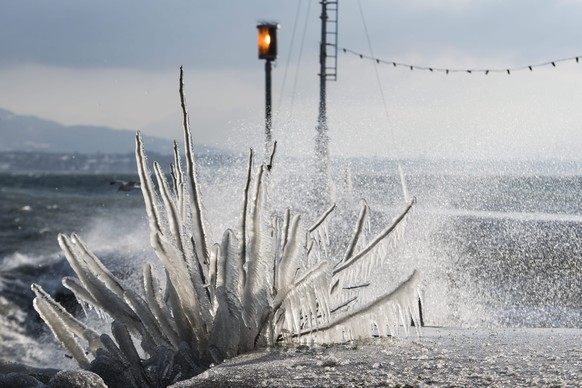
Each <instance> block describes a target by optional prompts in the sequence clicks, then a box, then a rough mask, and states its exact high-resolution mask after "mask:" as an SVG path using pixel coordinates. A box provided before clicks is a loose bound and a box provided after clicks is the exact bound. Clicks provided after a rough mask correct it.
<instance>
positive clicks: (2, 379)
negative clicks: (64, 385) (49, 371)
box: [0, 373, 46, 388]
mask: <svg viewBox="0 0 582 388" xmlns="http://www.w3.org/2000/svg"><path fill="white" fill-rule="evenodd" d="M14 387H19V388H33V387H34V388H36V387H39V388H40V387H46V385H44V384H43V383H42V382H40V381H38V380H37V379H35V378H34V377H32V376H29V375H26V374H22V373H8V374H6V375H0V388H14Z"/></svg>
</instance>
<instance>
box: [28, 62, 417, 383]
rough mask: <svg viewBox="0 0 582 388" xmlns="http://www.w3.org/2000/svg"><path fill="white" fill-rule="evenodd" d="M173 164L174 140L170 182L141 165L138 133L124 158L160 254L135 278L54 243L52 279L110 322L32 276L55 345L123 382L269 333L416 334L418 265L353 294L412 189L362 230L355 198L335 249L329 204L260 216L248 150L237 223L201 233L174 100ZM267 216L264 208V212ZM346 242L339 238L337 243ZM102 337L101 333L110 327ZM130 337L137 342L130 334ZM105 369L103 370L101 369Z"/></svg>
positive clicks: (79, 245) (259, 182)
mask: <svg viewBox="0 0 582 388" xmlns="http://www.w3.org/2000/svg"><path fill="white" fill-rule="evenodd" d="M180 96H181V102H182V109H183V116H184V136H185V163H184V164H185V167H186V168H185V171H184V170H183V169H182V161H181V155H180V153H179V151H178V147H177V145H175V146H174V157H175V163H174V165H173V166H172V167H171V182H168V180H167V179H166V175H165V174H164V172H163V171H162V169H161V168H160V166H159V164H158V163H154V164H153V173H154V174H153V175H154V176H155V181H156V183H157V189H156V184H155V183H154V179H153V178H152V174H151V172H150V170H149V167H148V164H147V158H146V154H145V151H144V146H143V143H142V140H141V137H140V135H139V134H138V135H137V136H136V161H137V166H138V172H139V177H140V182H141V183H140V184H141V188H142V193H143V197H144V201H145V205H146V210H147V216H148V220H149V229H150V244H151V245H152V247H153V248H154V250H155V252H156V254H157V256H158V258H159V260H160V261H161V263H162V265H163V268H164V273H163V275H160V274H159V273H157V272H156V271H154V268H153V266H152V264H150V263H147V264H145V266H144V268H143V288H142V289H140V290H132V289H129V288H127V287H126V286H124V284H123V282H122V281H120V280H119V279H117V278H116V277H115V276H114V275H113V274H112V273H111V272H110V271H109V270H108V269H107V268H106V267H105V266H104V265H103V264H102V263H101V262H100V261H99V259H98V258H97V257H96V256H95V255H94V254H93V253H91V251H90V250H89V249H88V247H87V246H86V245H85V243H84V242H83V241H82V240H81V239H80V238H79V237H78V236H77V235H75V234H72V235H70V236H66V235H60V236H59V239H58V240H59V244H60V246H61V248H62V250H63V251H64V253H65V256H66V258H67V260H68V262H69V263H70V265H71V267H72V268H73V269H74V271H75V273H76V275H77V277H76V278H64V279H63V284H64V285H65V287H67V288H68V289H70V290H71V291H72V292H73V293H74V294H75V296H76V297H77V299H78V300H79V301H80V302H81V303H84V304H88V305H91V306H93V307H94V308H95V309H97V310H98V311H100V312H102V313H105V314H106V315H108V316H110V317H111V318H112V320H113V323H112V326H111V334H107V333H104V334H98V333H97V332H96V331H94V330H93V329H91V328H90V327H88V326H87V325H86V324H85V323H83V322H82V320H81V319H79V318H76V317H74V316H73V315H71V314H70V313H68V312H67V311H66V310H65V309H64V308H62V307H61V306H60V305H59V304H58V303H56V302H55V301H54V300H53V299H52V298H51V297H50V296H49V295H48V294H47V293H46V292H44V291H43V290H42V288H41V287H40V286H38V285H33V286H32V289H33V291H34V292H35V294H36V298H35V300H34V307H35V309H36V310H37V311H38V313H39V314H40V316H41V317H42V318H43V319H44V321H45V322H46V323H47V325H48V326H49V328H50V329H51V331H52V332H53V334H54V335H55V337H56V338H57V339H58V340H59V342H60V343H61V344H62V346H63V347H64V348H65V349H66V350H67V352H68V353H69V354H70V355H71V356H72V357H74V359H75V360H76V361H77V362H78V364H79V365H80V366H81V367H83V368H88V369H90V370H93V371H96V372H97V373H101V374H108V375H109V376H108V377H107V376H105V377H104V379H105V380H106V381H107V379H108V378H109V379H115V380H117V382H118V383H119V382H125V383H127V384H130V385H132V386H164V385H167V384H170V383H172V382H175V381H177V380H181V379H184V378H187V377H189V376H192V375H194V374H197V373H200V372H201V371H203V370H204V369H206V368H208V367H209V366H210V365H211V364H216V363H219V362H222V361H223V360H224V359H225V358H228V357H233V356H235V355H237V354H240V353H243V352H247V351H250V350H253V349H255V348H256V347H258V346H264V345H272V344H274V343H276V342H278V341H282V340H287V341H301V340H302V339H305V340H309V341H312V340H316V341H320V342H340V341H345V340H349V339H353V338H358V337H361V336H366V337H367V336H370V335H371V334H372V333H371V329H370V328H371V325H372V324H374V325H375V327H376V328H377V330H378V332H379V333H380V334H381V335H397V334H398V330H399V327H400V326H403V327H404V330H405V332H406V334H408V331H409V327H410V323H411V321H413V322H414V324H415V328H416V330H417V334H418V335H420V326H421V325H420V311H419V298H420V293H419V287H420V273H419V272H417V271H414V272H413V273H412V275H411V276H410V278H409V279H408V280H406V281H404V282H403V283H402V284H400V285H399V286H398V287H394V288H393V289H392V290H387V291H386V293H385V294H382V295H377V296H376V299H373V300H372V301H368V302H365V303H364V302H361V301H360V299H359V292H360V291H361V290H362V289H363V288H365V287H366V286H368V285H369V284H370V283H369V280H368V279H369V277H370V273H371V271H373V270H374V269H376V268H378V266H381V265H383V264H384V262H386V260H387V252H390V250H391V246H392V245H393V244H395V243H396V242H397V240H398V239H399V238H401V237H402V233H403V229H404V225H405V221H406V218H407V217H408V215H409V213H410V211H411V209H412V207H413V205H414V203H415V200H414V198H413V199H411V200H409V202H408V203H407V204H406V206H405V207H404V210H402V212H401V213H400V214H398V215H397V216H396V217H395V218H394V219H393V221H392V223H391V224H390V225H388V226H387V227H386V228H385V229H384V230H382V231H381V232H380V233H379V234H378V235H377V236H375V237H374V238H372V239H370V241H367V238H366V235H367V234H368V232H367V225H369V213H370V211H369V208H368V205H367V204H366V202H365V201H363V202H362V210H361V212H360V215H359V218H358V220H357V223H356V226H355V228H354V231H353V234H352V237H351V239H350V241H349V242H348V243H347V244H346V245H344V246H343V247H344V248H343V249H344V251H343V253H342V252H340V251H339V248H337V246H341V244H340V245H334V244H333V243H331V242H330V241H329V235H328V231H327V228H328V223H329V221H328V219H329V215H330V214H331V213H332V212H333V211H334V209H335V205H332V206H331V207H330V208H329V210H328V211H326V212H325V213H324V214H323V215H321V217H320V218H319V219H318V220H317V221H316V222H315V223H314V224H313V225H312V226H311V227H310V228H305V227H304V226H303V224H302V219H301V217H300V216H299V215H296V214H293V212H292V211H291V210H290V209H288V210H286V211H285V212H284V213H283V214H279V215H275V216H274V217H271V216H270V215H271V214H276V213H272V212H271V209H270V207H269V204H268V203H267V202H268V200H267V196H266V193H265V192H266V190H267V189H268V187H267V186H268V182H267V181H268V179H266V178H267V175H268V174H271V168H270V167H271V166H270V163H271V161H272V158H271V161H270V162H269V166H267V164H261V165H259V166H258V167H254V166H253V154H252V151H251V153H250V157H249V164H248V173H247V180H246V186H245V188H244V192H243V193H244V195H243V198H242V199H243V206H242V215H241V218H240V220H241V222H240V225H238V227H237V228H236V229H233V230H231V229H228V230H226V231H224V234H223V235H222V239H221V240H220V241H219V242H213V241H210V238H209V234H208V233H207V230H209V227H208V220H206V218H205V212H204V210H203V206H202V198H201V195H200V187H199V183H198V181H197V173H196V162H195V158H194V153H193V151H192V137H191V132H190V128H189V123H188V113H187V110H186V105H185V101H184V94H183V81H182V72H181V73H180ZM269 218H271V219H269ZM346 246H347V249H346V248H345V247H346ZM112 337H113V338H112ZM136 345H138V346H136ZM104 371H109V372H104Z"/></svg>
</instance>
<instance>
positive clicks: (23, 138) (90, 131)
mask: <svg viewBox="0 0 582 388" xmlns="http://www.w3.org/2000/svg"><path fill="white" fill-rule="evenodd" d="M144 143H145V145H146V148H147V149H148V150H149V151H152V152H157V153H160V154H171V153H172V142H171V141H170V140H166V139H161V138H156V137H151V136H144ZM134 148H135V132H134V131H130V130H117V129H112V128H108V127H97V126H85V125H77V126H64V125H61V124H59V123H57V122H54V121H49V120H44V119H40V118H37V117H33V116H19V115H16V114H14V113H12V112H10V111H8V110H5V109H2V108H0V151H26V152H56V153H59V152H68V153H83V154H95V153H103V154H125V153H131V152H133V151H134Z"/></svg>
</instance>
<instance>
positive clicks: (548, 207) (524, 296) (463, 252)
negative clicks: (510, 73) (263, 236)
mask: <svg viewBox="0 0 582 388" xmlns="http://www.w3.org/2000/svg"><path fill="white" fill-rule="evenodd" d="M287 167H291V168H290V171H295V172H296V173H295V175H293V174H292V175H289V174H286V173H284V172H282V173H281V175H280V176H279V177H278V178H275V176H274V178H273V181H272V184H273V192H272V194H271V200H274V201H281V202H283V204H284V205H282V206H280V209H279V210H284V207H286V206H288V205H293V204H294V203H295V204H296V205H297V207H302V204H303V203H304V202H303V200H302V197H300V196H294V195H293V194H290V193H295V192H298V191H302V190H303V189H306V187H307V186H308V185H309V183H308V182H307V183H306V182H303V183H301V181H302V179H303V176H302V174H301V170H300V169H299V170H298V169H297V168H294V167H293V166H288V165H282V166H280V167H279V168H280V169H281V170H284V169H285V168H287ZM413 167H414V168H412V167H410V166H409V167H408V171H407V167H406V166H405V171H407V174H406V179H407V184H408V189H409V191H410V193H411V194H413V195H415V196H416V197H417V200H418V205H417V206H416V210H415V212H414V214H413V217H412V219H411V221H410V223H409V225H408V227H407V234H406V238H405V240H404V243H403V246H402V247H400V248H399V249H398V250H397V251H396V252H394V257H392V258H390V265H388V267H387V268H386V267H385V268H384V269H383V270H382V271H379V273H378V276H379V277H380V279H384V280H381V281H380V284H385V286H386V287H388V288H390V287H393V285H394V282H393V281H396V280H395V279H397V278H398V277H399V276H400V274H402V273H404V274H406V273H407V272H408V271H409V270H411V268H419V269H421V270H422V271H423V273H424V274H425V321H426V323H427V324H430V325H448V326H492V327H496V326H509V327H578V328H580V327H582V297H581V295H582V282H581V281H580V279H581V278H582V199H581V197H580V193H581V192H582V171H581V175H580V176H578V175H575V174H571V173H569V174H523V173H519V174H507V173H503V174H498V175H496V174H493V173H483V174H475V173H466V172H465V173H455V174H451V173H450V172H447V171H440V172H439V171H434V169H433V170H432V171H430V172H427V170H426V169H423V168H422V166H420V167H419V166H413ZM200 170H201V180H202V183H203V195H204V194H206V196H205V198H204V199H205V204H206V208H207V211H208V215H209V217H210V219H211V220H216V219H218V223H216V224H215V225H214V226H215V228H216V230H215V231H214V232H215V234H216V233H218V232H219V231H220V230H222V229H223V228H225V227H231V226H234V225H236V224H235V223H236V217H237V216H238V211H239V200H240V198H242V193H241V190H242V187H243V183H244V174H245V166H244V165H240V166H239V165H237V166H236V167H235V170H232V169H231V168H230V167H228V166H222V165H207V166H201V169H200ZM352 170H353V171H352V173H351V176H352V179H351V184H338V188H337V191H338V193H341V196H342V197H345V198H347V199H348V200H350V203H351V202H353V203H354V206H351V207H348V208H346V209H344V210H342V212H343V213H342V215H341V217H344V218H348V219H350V220H353V219H354V217H355V216H356V215H357V212H358V208H357V202H358V201H357V199H359V198H361V197H364V198H367V199H368V202H369V204H370V206H371V209H372V229H374V228H376V230H377V229H378V228H380V227H381V224H382V222H387V221H388V220H389V219H390V217H392V216H393V215H394V210H395V209H396V208H397V207H398V206H400V205H401V204H402V203H403V201H402V192H401V186H400V183H399V180H398V179H399V178H398V173H397V170H396V168H395V166H393V165H389V166H386V165H382V166H381V167H380V166H378V168H375V166H373V165H370V164H368V165H367V170H366V171H360V170H357V169H356V168H355V167H354V168H353V169H352ZM233 171H236V174H233V173H232V172H233ZM113 179H125V180H130V179H134V180H135V179H136V177H135V176H112V175H10V174H4V175H0V314H1V316H0V319H1V320H2V321H0V323H1V324H0V338H2V342H0V358H2V359H13V360H16V361H18V360H23V361H26V362H29V363H36V364H39V365H47V363H49V364H51V365H55V361H54V359H50V358H51V352H50V351H49V350H47V349H51V347H56V345H54V342H52V339H51V338H50V335H47V333H46V328H45V327H44V326H43V325H42V324H41V322H40V321H39V319H38V317H37V316H36V314H35V313H34V311H33V309H32V307H31V300H32V297H33V295H32V292H31V291H30V288H29V286H30V284H31V283H32V282H36V283H40V284H41V285H42V286H43V287H44V288H45V289H46V290H47V291H48V292H49V293H51V294H52V295H56V296H57V299H61V300H63V301H64V302H65V303H70V304H71V306H72V308H74V306H73V305H74V300H72V299H71V298H70V294H69V293H68V292H67V291H66V290H65V289H64V288H63V287H62V286H61V285H60V279H61V278H62V277H63V276H65V275H70V274H71V270H70V268H69V267H68V265H67V264H66V262H65V261H64V259H63V257H62V255H61V254H60V250H59V248H58V244H57V239H56V237H57V234H58V233H61V232H63V233H70V232H75V233H77V234H79V235H80V236H82V237H83V239H84V240H85V241H86V242H87V243H88V245H89V247H90V248H92V249H93V250H94V251H95V253H96V254H97V255H98V256H99V257H100V258H102V259H103V260H104V261H105V262H106V264H107V265H108V266H109V267H111V268H112V270H113V272H114V273H115V274H116V275H118V276H119V277H121V278H123V279H127V281H128V282H131V281H136V282H137V279H138V278H139V276H140V272H141V265H142V263H143V262H144V261H145V260H150V259H151V260H154V259H155V256H154V254H153V252H152V250H151V248H150V247H149V244H148V241H149V239H148V231H147V220H146V217H145V209H144V206H143V199H142V197H141V193H140V192H139V191H134V192H130V193H123V192H118V191H116V187H115V186H111V185H110V184H109V183H110V182H111V181H112V180H113ZM338 217H339V216H338ZM350 225H351V224H350ZM330 233H331V237H332V238H333V236H334V231H333V230H331V231H330ZM382 282H384V283H382ZM39 341H41V342H43V344H44V345H43V349H44V350H41V349H39V347H38V342H39ZM63 362H67V360H63ZM56 365H58V363H56Z"/></svg>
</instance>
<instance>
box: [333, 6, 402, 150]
mask: <svg viewBox="0 0 582 388" xmlns="http://www.w3.org/2000/svg"><path fill="white" fill-rule="evenodd" d="M358 8H359V9H360V16H361V17H362V23H363V25H364V31H365V33H366V40H367V41H368V48H369V50H370V55H371V57H370V58H373V57H374V50H373V49H372V41H371V39H370V34H369V33H368V26H367V24H366V18H365V17H364V10H363V9H362V3H361V1H360V0H358ZM344 52H345V49H344ZM377 65H378V62H376V61H374V72H375V73H376V81H377V82H378V89H380V96H381V97H382V104H383V107H384V113H385V115H386V121H387V122H389V121H390V113H389V112H388V104H387V103H386V97H385V96H384V88H383V87H382V81H381V79H380V73H379V72H378V66H377ZM388 128H389V129H390V137H391V140H392V146H393V147H394V151H395V153H396V154H398V147H397V145H396V137H395V135H394V128H392V126H391V125H389V124H388Z"/></svg>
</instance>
